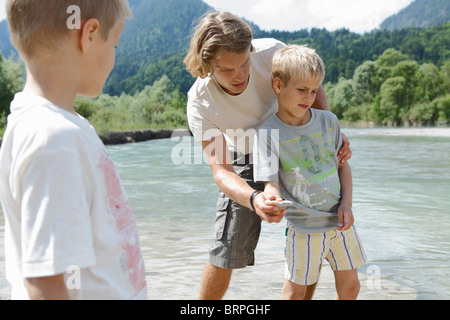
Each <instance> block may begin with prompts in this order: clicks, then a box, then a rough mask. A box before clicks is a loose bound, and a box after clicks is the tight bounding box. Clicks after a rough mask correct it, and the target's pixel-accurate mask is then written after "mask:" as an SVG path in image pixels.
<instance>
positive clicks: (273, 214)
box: [253, 192, 286, 223]
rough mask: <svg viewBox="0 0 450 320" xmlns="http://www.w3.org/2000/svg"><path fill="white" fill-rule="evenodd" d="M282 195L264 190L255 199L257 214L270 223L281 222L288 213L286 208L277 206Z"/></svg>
mask: <svg viewBox="0 0 450 320" xmlns="http://www.w3.org/2000/svg"><path fill="white" fill-rule="evenodd" d="M281 200H282V199H281V198H280V197H276V196H274V195H272V194H269V193H266V192H262V193H260V194H258V195H257V196H256V197H255V199H253V205H254V206H255V210H256V214H257V215H258V216H259V217H260V218H261V219H262V220H264V221H267V222H268V223H279V222H280V221H281V220H283V217H284V215H285V214H286V208H279V207H277V203H278V202H279V201H281Z"/></svg>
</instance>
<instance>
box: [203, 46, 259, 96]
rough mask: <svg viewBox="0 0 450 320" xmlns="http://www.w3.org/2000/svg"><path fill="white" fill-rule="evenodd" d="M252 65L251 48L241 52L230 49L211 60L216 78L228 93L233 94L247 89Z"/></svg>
mask: <svg viewBox="0 0 450 320" xmlns="http://www.w3.org/2000/svg"><path fill="white" fill-rule="evenodd" d="M250 65H251V61H250V50H249V51H247V52H244V53H240V54H239V53H236V52H232V51H229V52H227V53H225V54H223V55H222V56H221V57H220V58H219V59H217V60H214V61H212V62H211V67H212V68H213V69H214V78H215V79H216V81H217V82H218V83H219V85H220V86H221V87H222V89H223V90H224V91H225V92H226V93H228V94H229V95H233V96H236V95H239V94H241V93H243V92H244V91H245V89H247V86H248V81H249V78H250Z"/></svg>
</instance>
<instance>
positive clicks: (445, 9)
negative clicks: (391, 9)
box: [381, 0, 450, 30]
mask: <svg viewBox="0 0 450 320" xmlns="http://www.w3.org/2000/svg"><path fill="white" fill-rule="evenodd" d="M448 21H450V1H448V0H415V1H413V2H412V3H411V4H410V5H409V6H408V7H406V8H404V9H403V10H401V11H400V12H399V13H397V14H395V15H393V16H390V17H389V18H387V19H386V20H385V21H384V22H383V23H382V24H381V29H385V30H398V29H404V28H411V27H413V28H424V27H428V26H438V25H440V24H442V23H444V22H448Z"/></svg>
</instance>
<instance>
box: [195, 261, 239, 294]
mask: <svg viewBox="0 0 450 320" xmlns="http://www.w3.org/2000/svg"><path fill="white" fill-rule="evenodd" d="M232 271H233V270H232V269H223V268H219V267H216V266H214V265H212V264H211V263H209V262H207V263H206V265H205V269H204V271H203V277H202V284H201V286H200V297H199V299H200V300H221V299H222V298H223V296H224V295H225V293H226V292H227V289H228V285H229V284H230V279H231V273H232Z"/></svg>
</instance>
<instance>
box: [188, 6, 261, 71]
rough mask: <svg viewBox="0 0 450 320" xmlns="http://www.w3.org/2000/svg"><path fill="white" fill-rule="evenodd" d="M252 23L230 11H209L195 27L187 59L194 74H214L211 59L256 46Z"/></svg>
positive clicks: (189, 68)
mask: <svg viewBox="0 0 450 320" xmlns="http://www.w3.org/2000/svg"><path fill="white" fill-rule="evenodd" d="M252 40H253V33H252V29H251V27H250V25H249V24H248V23H247V22H245V21H244V20H243V19H241V18H239V17H236V16H234V15H233V14H231V13H229V12H212V13H208V14H206V15H205V16H204V17H203V18H202V19H201V20H200V22H199V23H198V24H197V26H196V28H195V29H194V34H193V36H192V38H191V45H190V50H189V52H188V54H187V56H186V58H185V59H184V63H185V65H186V67H187V69H188V70H189V72H190V73H191V74H192V76H194V77H200V78H206V77H207V76H209V75H213V73H214V70H213V68H212V67H211V64H210V63H211V61H214V60H217V59H219V58H220V56H221V55H222V54H224V53H226V52H230V51H232V52H235V53H238V54H240V53H244V52H245V51H247V50H251V49H253V46H252Z"/></svg>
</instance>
